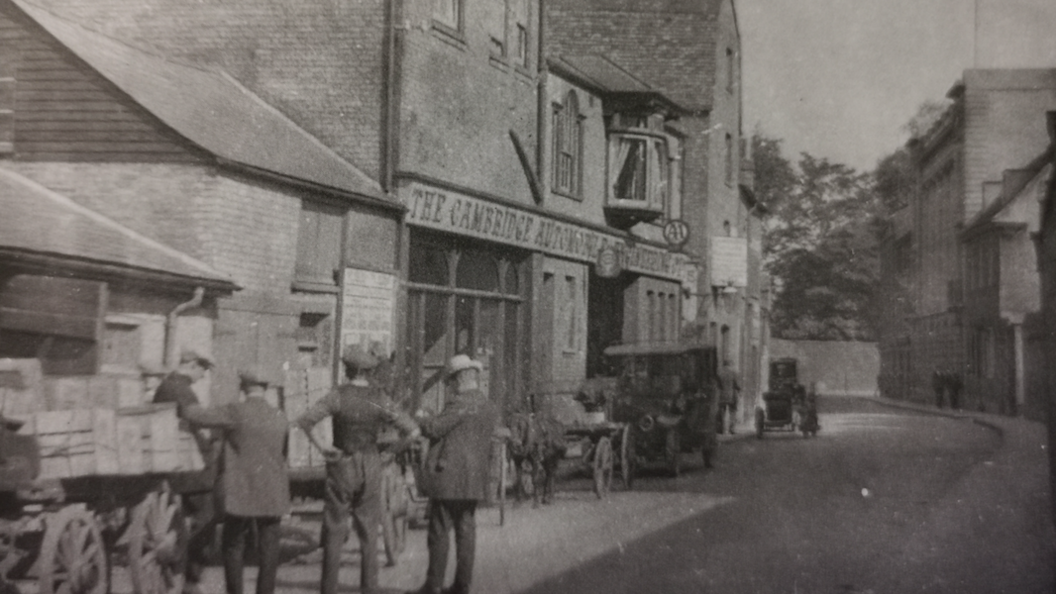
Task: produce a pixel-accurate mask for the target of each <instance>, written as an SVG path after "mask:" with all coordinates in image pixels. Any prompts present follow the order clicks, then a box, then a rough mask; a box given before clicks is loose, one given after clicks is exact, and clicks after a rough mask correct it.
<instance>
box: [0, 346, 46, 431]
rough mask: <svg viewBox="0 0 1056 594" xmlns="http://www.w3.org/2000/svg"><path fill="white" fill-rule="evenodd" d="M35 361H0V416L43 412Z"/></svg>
mask: <svg viewBox="0 0 1056 594" xmlns="http://www.w3.org/2000/svg"><path fill="white" fill-rule="evenodd" d="M43 379H44V378H43V375H42V372H41V369H40V361H39V360H37V359H0V414H2V415H4V416H8V417H17V416H23V415H30V414H33V413H35V412H40V411H42V410H44V408H45V407H44V391H43V390H44V386H43Z"/></svg>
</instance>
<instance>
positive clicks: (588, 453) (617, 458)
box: [565, 413, 634, 499]
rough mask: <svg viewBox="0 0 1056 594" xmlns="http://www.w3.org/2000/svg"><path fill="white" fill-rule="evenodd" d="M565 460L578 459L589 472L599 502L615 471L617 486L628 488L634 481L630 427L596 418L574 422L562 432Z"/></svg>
mask: <svg viewBox="0 0 1056 594" xmlns="http://www.w3.org/2000/svg"><path fill="white" fill-rule="evenodd" d="M588 414H591V413H588ZM565 440H566V441H567V442H568V450H567V453H566V457H567V458H579V459H580V460H581V461H582V463H583V465H584V466H585V467H586V468H588V469H590V471H591V474H592V477H593V479H594V494H595V495H597V496H598V499H603V498H604V497H605V495H607V494H608V492H609V490H610V489H611V488H612V478H613V475H614V473H615V472H616V470H617V469H618V470H619V473H620V474H619V479H620V484H621V485H622V487H623V488H624V489H630V488H631V485H632V484H633V482H634V447H633V443H632V441H631V426H630V425H628V424H627V423H613V422H611V421H605V420H604V418H598V419H596V420H594V421H593V422H586V423H575V424H573V425H571V426H569V427H567V428H566V429H565Z"/></svg>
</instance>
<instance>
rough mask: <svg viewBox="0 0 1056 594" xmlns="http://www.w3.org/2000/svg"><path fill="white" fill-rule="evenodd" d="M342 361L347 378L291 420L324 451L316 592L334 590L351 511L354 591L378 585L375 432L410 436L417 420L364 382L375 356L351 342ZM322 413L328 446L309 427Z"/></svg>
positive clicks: (378, 501)
mask: <svg viewBox="0 0 1056 594" xmlns="http://www.w3.org/2000/svg"><path fill="white" fill-rule="evenodd" d="M342 361H343V362H344V364H345V373H346V375H347V376H348V377H349V378H350V379H351V381H350V382H349V383H347V384H344V385H342V386H339V387H338V388H335V389H334V390H332V391H331V392H330V393H329V394H327V395H326V396H324V397H322V398H320V399H319V400H318V401H317V402H316V403H315V404H313V405H312V406H311V407H310V408H309V409H308V410H307V411H306V412H305V413H304V414H303V415H301V417H300V418H299V419H297V421H296V423H297V425H298V426H299V427H300V428H301V429H302V430H303V431H304V432H305V433H306V434H307V435H308V439H309V440H311V442H312V444H313V445H314V446H315V447H317V448H319V450H320V451H322V452H323V455H324V456H325V457H326V484H325V492H324V499H325V503H324V507H323V537H322V540H323V572H322V578H321V580H320V592H321V593H322V594H337V578H338V569H339V568H340V565H341V549H342V548H343V547H344V545H345V540H347V539H348V519H349V514H350V513H351V516H352V520H353V525H354V526H355V529H356V535H357V536H358V537H359V545H360V553H361V556H362V561H361V564H360V592H364V593H365V594H373V593H374V592H376V591H377V588H378V527H379V526H381V515H382V508H381V505H382V501H381V480H382V463H381V452H380V451H379V450H378V437H379V433H380V432H381V431H382V429H384V428H386V427H389V426H391V425H393V424H395V425H396V427H397V428H398V429H399V430H400V431H401V432H403V433H405V434H409V435H411V436H416V435H417V434H418V426H417V424H415V422H414V421H413V420H412V419H411V417H410V416H409V415H407V414H406V413H404V412H403V411H401V410H399V409H398V408H397V407H396V405H395V404H393V402H392V400H391V399H390V398H389V395H388V394H387V393H386V392H385V390H383V389H382V388H381V387H379V386H375V385H372V384H371V383H370V381H369V379H368V376H369V372H370V371H371V370H372V369H374V368H375V367H377V365H378V359H377V358H376V357H374V356H373V355H371V354H370V353H368V352H367V351H366V350H365V349H364V348H362V347H360V346H359V345H352V346H349V347H348V348H346V349H345V352H344V354H343V355H342ZM326 417H333V433H334V443H333V446H332V447H329V446H324V445H323V444H320V443H319V442H318V440H316V438H315V436H314V435H312V428H313V427H315V425H316V424H317V423H319V421H322V420H323V419H325V418H326Z"/></svg>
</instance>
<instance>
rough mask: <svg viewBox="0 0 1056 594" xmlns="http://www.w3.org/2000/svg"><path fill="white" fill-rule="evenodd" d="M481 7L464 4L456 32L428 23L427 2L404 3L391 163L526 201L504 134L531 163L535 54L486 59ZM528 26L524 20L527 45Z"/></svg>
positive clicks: (488, 47) (525, 182) (524, 185)
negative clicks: (523, 64)
mask: <svg viewBox="0 0 1056 594" xmlns="http://www.w3.org/2000/svg"><path fill="white" fill-rule="evenodd" d="M532 5H533V7H534V2H533V3H532ZM482 6H483V4H482V3H470V2H467V3H466V5H465V9H466V15H465V22H466V30H465V31H464V35H463V36H462V37H461V38H458V37H454V36H451V35H448V34H446V33H444V32H442V31H440V30H438V29H436V28H434V27H433V26H432V13H431V7H432V3H430V2H418V3H409V6H407V7H405V16H406V17H407V19H408V22H409V23H410V24H411V28H410V29H409V30H408V31H406V32H405V34H404V35H403V40H404V50H403V55H402V59H401V74H400V95H401V106H400V107H401V109H400V114H399V120H400V124H399V127H400V136H399V165H398V167H399V169H400V170H401V171H409V172H414V173H418V174H421V175H425V176H428V177H432V178H436V179H440V180H443V181H447V182H450V183H454V184H458V185H461V186H464V187H468V188H471V189H474V190H478V191H483V192H486V193H490V194H494V195H498V196H501V197H503V198H507V199H511V200H517V201H521V202H528V203H532V202H533V200H532V197H531V191H530V188H529V185H528V178H527V177H526V175H525V172H524V170H523V168H522V166H521V162H520V160H519V158H518V156H517V153H516V150H515V148H514V145H513V142H512V141H511V140H510V135H509V132H510V130H513V131H515V132H516V133H517V135H518V136H519V137H520V139H521V141H522V143H523V144H524V148H525V150H526V152H527V153H528V155H529V157H530V160H531V162H532V164H533V166H534V162H535V158H534V157H535V146H536V145H535V142H536V140H535V138H536V82H535V80H536V79H535V69H536V60H535V55H534V54H532V55H531V59H530V67H529V68H527V69H524V68H520V67H515V66H513V65H511V64H509V63H508V62H502V61H499V60H496V59H494V58H492V57H491V42H490V37H489V35H488V33H487V32H486V31H484V30H483V29H482V27H481V25H480V22H481V20H482V19H481V14H480V11H481V10H482ZM532 12H534V8H533V10H532ZM534 24H535V21H534V20H533V19H529V26H530V27H531V29H532V30H531V32H530V34H529V36H530V37H531V38H533V40H532V42H531V43H530V44H529V45H530V47H534V46H535V42H534V37H535V27H534V26H532V25H534Z"/></svg>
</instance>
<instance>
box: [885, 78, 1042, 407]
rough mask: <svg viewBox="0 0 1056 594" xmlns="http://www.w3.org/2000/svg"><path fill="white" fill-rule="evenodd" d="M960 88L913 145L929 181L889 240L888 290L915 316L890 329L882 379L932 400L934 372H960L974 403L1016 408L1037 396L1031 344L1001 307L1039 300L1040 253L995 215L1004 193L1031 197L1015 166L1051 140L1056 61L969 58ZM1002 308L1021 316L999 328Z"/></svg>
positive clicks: (917, 165)
mask: <svg viewBox="0 0 1056 594" xmlns="http://www.w3.org/2000/svg"><path fill="white" fill-rule="evenodd" d="M948 97H949V98H950V99H951V100H952V104H951V106H950V107H949V108H948V110H947V111H946V113H945V114H944V115H943V116H942V117H941V118H940V119H939V121H938V122H937V123H936V124H935V125H934V126H933V127H932V128H931V129H930V130H929V131H927V132H926V133H925V134H924V135H923V136H921V137H920V138H916V139H913V140H911V141H910V143H909V145H908V148H909V149H910V151H911V153H912V160H913V166H914V169H915V175H916V178H917V180H916V182H917V186H916V190H915V192H914V194H913V196H912V198H911V200H910V203H909V205H908V206H907V207H906V208H905V209H904V212H899V213H897V214H896V216H895V219H893V220H894V223H895V224H893V226H892V227H891V229H892V234H891V235H890V237H889V239H890V240H889V242H888V244H887V245H886V247H885V252H884V253H885V260H886V262H885V265H884V284H885V285H886V286H888V287H897V288H898V290H897V291H895V292H894V293H890V294H889V295H887V299H889V300H891V299H898V300H901V301H900V302H899V303H897V304H896V303H894V302H891V301H889V302H888V305H889V307H888V309H887V311H889V313H892V315H894V316H896V317H897V316H899V315H901V316H902V318H903V319H902V321H901V322H898V321H897V320H896V323H895V324H893V325H890V326H888V327H886V328H885V331H884V332H883V333H882V337H881V357H882V365H881V385H882V386H885V387H887V391H888V392H892V391H894V393H892V394H891V395H892V396H894V397H901V398H907V399H911V400H916V401H921V402H932V401H934V393H933V390H932V378H933V375H934V374H935V373H936V372H946V373H952V374H957V375H959V376H960V377H961V378H962V381H963V383H964V385H965V390H966V393H967V397H968V399H969V403H967V404H968V405H969V406H972V407H975V408H981V409H985V410H991V411H995V412H997V411H1000V412H1006V413H1010V414H1011V413H1015V412H1017V410H1018V408H1019V406H1020V405H1022V404H1023V402H1024V400H1025V398H1026V397H1025V391H1024V388H1023V386H1024V381H1025V380H1023V379H1022V375H1020V380H1018V387H1016V382H1017V380H1016V379H1015V378H1016V377H1017V373H1018V372H1017V371H1016V368H1017V366H1018V367H1019V369H1020V370H1022V369H1023V355H1022V354H1023V352H1024V351H1023V350H1022V349H1020V350H1018V351H1017V350H1016V348H1015V345H1016V344H1017V340H1019V339H1016V338H1015V336H1016V335H1017V331H1015V330H1014V328H1013V327H1014V326H1016V325H1018V324H1021V323H1022V322H1021V316H1019V314H1016V315H1013V316H1012V317H1011V318H1008V317H1007V316H1004V314H1000V313H998V312H999V311H1001V309H1002V308H1008V307H1011V308H1012V309H1015V310H1017V311H1018V310H1019V309H1021V308H1022V307H1028V308H1029V307H1030V305H1029V303H1026V302H1024V301H1023V299H1019V297H1017V295H1019V296H1026V295H1031V294H1032V289H1031V288H1030V287H1031V283H1032V282H1034V281H1031V280H1030V277H1031V275H1030V274H1019V273H1018V272H1017V271H1019V270H1020V269H1021V268H1023V266H1027V265H1026V264H1023V262H1026V261H1028V260H1029V258H1027V259H1026V260H1024V259H1023V258H1025V256H1024V253H1025V252H1024V251H1023V248H1022V245H1021V243H1022V242H1021V241H1020V242H1016V241H1014V242H1013V243H1014V244H1017V245H1019V247H1018V248H1014V247H1012V244H1008V243H1004V242H1003V240H998V239H997V237H999V236H1000V233H998V234H997V235H995V234H994V233H995V232H996V231H995V230H996V228H997V227H1002V226H1003V227H1005V228H1006V230H1007V227H1008V226H1007V225H997V226H996V227H995V226H994V225H992V224H991V223H994V222H997V221H996V219H1001V218H1002V217H1004V216H1006V215H1002V214H1000V213H999V212H998V211H997V210H995V209H1000V208H1002V207H1001V206H995V204H997V203H998V201H999V199H1001V200H1003V201H1005V202H1008V201H1009V200H1011V201H1012V202H1016V203H1017V204H1018V203H1020V202H1019V201H1017V199H1016V198H1015V196H1013V194H1015V192H1012V191H1011V190H1009V191H1008V192H1004V193H1003V191H1002V188H1003V187H1004V184H1003V183H1002V179H1003V177H1004V176H1005V174H1006V171H1010V170H1015V169H1017V168H1023V167H1025V166H1027V165H1028V164H1030V163H1031V162H1032V161H1033V160H1034V159H1035V158H1037V156H1038V155H1039V154H1040V153H1041V152H1042V151H1044V150H1045V148H1046V147H1047V146H1048V137H1047V134H1046V112H1047V111H1048V110H1052V109H1053V106H1054V105H1056V71H1053V70H1044V69H1030V70H967V71H965V73H964V77H963V80H962V81H961V82H958V83H957V84H956V85H955V86H954V87H953V88H952V89H951V90H950V92H949V93H948ZM1012 177H1016V176H1015V175H1014V174H1013V175H1012ZM1009 181H1011V178H1010V180H1009ZM1009 187H1011V185H1010V186H1009ZM1026 202H1029V200H1027V201H1024V202H1023V203H1024V204H1025V203H1026ZM1005 206H1008V204H1006V205H1005ZM1013 210H1015V209H1013ZM1016 217H1018V218H1017V220H1018V221H1019V222H1018V223H1015V224H1028V223H1027V219H1029V217H1027V216H1026V215H1025V214H1024V215H1018V214H1017V215H1014V218H1016ZM907 218H908V219H909V221H908V224H906V222H905V221H904V220H903V219H907ZM1028 226H1029V224H1028ZM983 228H986V229H989V230H991V231H993V232H982V230H983ZM1026 233H1029V231H1026ZM1023 237H1026V236H1025V235H1024V236H1023ZM1021 239H1022V238H1021ZM1028 251H1029V250H1028ZM1002 264H1003V265H1004V268H1003V270H1004V272H1003V277H999V276H998V274H997V271H998V270H999V269H1001V266H1002ZM1027 267H1029V266H1027ZM892 291H894V289H892ZM896 293H897V294H896ZM1025 299H1026V301H1029V300H1030V298H1029V297H1025ZM984 312H985V313H984ZM1006 313H1007V312H1006ZM998 318H1007V319H1006V321H1005V322H1004V323H1003V324H1004V325H1008V324H1011V325H1010V326H1008V327H1007V328H1006V327H1005V326H1002V328H1003V329H1002V330H1001V331H1000V332H999V331H997V329H996V328H995V323H996V322H995V320H996V319H998ZM1013 318H1015V320H1020V321H1018V322H1017V321H1015V320H1013ZM987 320H989V321H987ZM1006 329H1007V330H1008V332H1007V333H1006V332H1005V331H1004V330H1006ZM1006 338H1007V340H1006ZM1021 343H1022V342H1021V340H1020V341H1019V342H1018V344H1021ZM1017 352H1018V353H1019V354H1018V355H1017V354H1016V353H1017ZM1006 354H1008V356H1006ZM999 369H1000V371H999ZM1017 394H1018V396H1017ZM1017 399H1018V400H1017Z"/></svg>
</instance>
